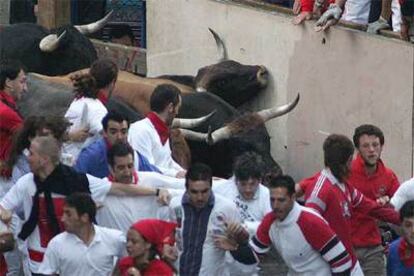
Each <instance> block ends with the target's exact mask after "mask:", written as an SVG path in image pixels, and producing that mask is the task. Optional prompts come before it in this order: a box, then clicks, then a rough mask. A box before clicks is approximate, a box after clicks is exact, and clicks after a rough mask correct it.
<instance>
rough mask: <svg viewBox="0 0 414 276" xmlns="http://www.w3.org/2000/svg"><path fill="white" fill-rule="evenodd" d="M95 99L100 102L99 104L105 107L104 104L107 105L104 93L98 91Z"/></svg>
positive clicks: (107, 99) (106, 97)
mask: <svg viewBox="0 0 414 276" xmlns="http://www.w3.org/2000/svg"><path fill="white" fill-rule="evenodd" d="M97 98H98V100H100V101H101V103H102V104H103V105H105V106H106V104H107V103H108V101H109V98H108V96H107V95H105V93H104V92H103V91H102V90H99V91H98V94H97Z"/></svg>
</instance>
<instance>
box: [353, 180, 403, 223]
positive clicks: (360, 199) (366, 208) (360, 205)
mask: <svg viewBox="0 0 414 276" xmlns="http://www.w3.org/2000/svg"><path fill="white" fill-rule="evenodd" d="M348 187H349V188H350V189H351V195H352V206H353V207H354V208H355V209H356V210H358V212H361V213H362V214H364V213H365V214H368V215H370V216H371V217H374V218H376V219H379V220H381V221H385V222H389V223H392V224H396V225H400V216H399V214H398V212H396V211H395V210H394V209H393V208H390V207H385V206H380V205H379V204H377V203H376V202H375V201H374V200H372V199H369V198H367V197H365V196H364V195H363V194H362V193H361V192H360V191H358V190H357V189H355V188H353V187H352V186H350V185H349V186H348Z"/></svg>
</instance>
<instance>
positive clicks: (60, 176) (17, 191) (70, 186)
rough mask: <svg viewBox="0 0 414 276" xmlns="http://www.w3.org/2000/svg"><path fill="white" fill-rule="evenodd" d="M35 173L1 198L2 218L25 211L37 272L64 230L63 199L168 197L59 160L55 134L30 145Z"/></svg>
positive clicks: (6, 219)
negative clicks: (87, 195)
mask: <svg viewBox="0 0 414 276" xmlns="http://www.w3.org/2000/svg"><path fill="white" fill-rule="evenodd" d="M29 151H30V155H29V157H28V159H29V165H30V168H31V171H32V173H29V174H26V175H25V176H23V177H21V178H20V179H19V180H18V181H17V183H16V184H15V185H14V186H13V187H12V188H11V190H10V191H9V192H8V193H7V194H6V195H5V197H4V198H3V199H2V200H1V202H0V219H1V220H2V221H4V222H6V223H7V222H9V221H10V219H11V215H12V213H11V212H13V211H19V212H21V216H22V220H23V222H24V225H23V227H22V231H21V232H20V234H19V238H20V239H22V240H26V241H27V245H28V250H29V258H30V270H31V272H32V273H37V271H38V268H39V264H40V262H41V261H42V259H43V255H44V252H45V250H46V247H47V244H48V242H49V241H50V239H51V238H52V237H53V236H55V235H56V234H58V233H59V232H61V229H63V225H60V224H59V220H60V217H61V216H62V213H63V202H64V198H65V197H66V196H67V195H70V194H72V193H74V192H88V193H91V195H92V198H93V199H94V200H95V201H96V202H98V203H99V202H103V200H104V198H105V197H106V195H107V194H117V195H123V196H125V195H153V196H155V195H156V194H159V197H161V198H162V199H163V200H164V201H166V200H167V199H168V196H169V194H168V192H167V191H166V190H160V191H157V190H156V189H153V188H146V187H139V186H136V185H131V184H130V185H126V184H119V183H112V184H111V182H109V181H106V180H103V179H99V178H96V177H93V176H90V175H86V174H81V173H77V172H75V171H74V170H73V169H72V168H71V167H68V166H65V165H62V164H60V163H59V159H60V155H59V153H60V149H59V143H58V142H57V141H56V139H55V138H53V137H36V138H34V139H33V140H32V142H31V146H30V150H29Z"/></svg>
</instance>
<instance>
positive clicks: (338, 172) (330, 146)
mask: <svg viewBox="0 0 414 276" xmlns="http://www.w3.org/2000/svg"><path fill="white" fill-rule="evenodd" d="M323 153H324V163H325V166H327V167H329V169H330V170H331V172H332V174H333V175H334V176H335V177H336V178H337V179H338V180H339V181H343V180H344V179H345V178H346V177H347V175H348V173H349V171H348V168H347V166H346V163H347V161H348V160H349V158H350V157H351V156H352V155H353V154H354V145H353V144H352V142H351V140H350V139H349V138H348V137H346V136H345V135H341V134H331V135H329V136H328V137H327V138H326V139H325V141H324V142H323Z"/></svg>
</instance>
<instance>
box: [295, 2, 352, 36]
mask: <svg viewBox="0 0 414 276" xmlns="http://www.w3.org/2000/svg"><path fill="white" fill-rule="evenodd" d="M345 2H346V0H328V1H326V0H316V1H314V0H295V4H294V5H293V13H294V14H298V15H297V16H296V17H295V18H294V19H293V24H295V25H298V24H300V23H302V22H303V21H305V20H310V19H312V17H313V16H315V17H318V16H320V18H319V19H318V21H316V26H315V31H317V32H320V31H324V30H327V29H328V28H329V27H330V26H332V25H335V24H336V23H338V21H339V19H340V18H341V16H342V12H343V8H344V5H345ZM322 12H323V14H322ZM321 14H322V15H321Z"/></svg>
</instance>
